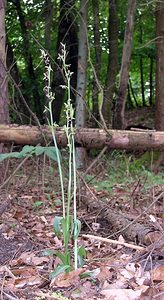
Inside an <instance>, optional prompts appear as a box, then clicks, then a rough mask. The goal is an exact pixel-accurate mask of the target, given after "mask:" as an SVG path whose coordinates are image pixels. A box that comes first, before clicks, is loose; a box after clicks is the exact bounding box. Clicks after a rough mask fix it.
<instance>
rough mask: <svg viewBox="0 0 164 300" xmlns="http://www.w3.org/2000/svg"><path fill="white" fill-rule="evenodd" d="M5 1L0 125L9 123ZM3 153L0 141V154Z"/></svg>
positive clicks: (0, 31) (1, 1)
mask: <svg viewBox="0 0 164 300" xmlns="http://www.w3.org/2000/svg"><path fill="white" fill-rule="evenodd" d="M5 4H6V1H5V0H0V123H9V111H8V81H7V72H6V51H5V45H6V32H5ZM3 151H5V149H4V144H3V142H2V143H1V141H0V153H2V152H3ZM4 169H5V165H4V164H1V167H0V183H1V182H2V181H3V174H4Z"/></svg>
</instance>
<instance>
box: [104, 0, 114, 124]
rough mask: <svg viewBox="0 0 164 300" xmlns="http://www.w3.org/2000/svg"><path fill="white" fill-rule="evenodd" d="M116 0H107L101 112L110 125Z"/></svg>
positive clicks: (112, 96)
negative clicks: (107, 53) (107, 48)
mask: <svg viewBox="0 0 164 300" xmlns="http://www.w3.org/2000/svg"><path fill="white" fill-rule="evenodd" d="M117 14H118V13H117V0H109V21H108V40H109V55H108V69H107V76H106V82H105V87H104V99H103V107H102V113H103V117H104V120H105V122H106V123H107V124H108V125H109V127H111V126H112V106H113V98H114V93H115V85H116V76H117V73H118V15H117Z"/></svg>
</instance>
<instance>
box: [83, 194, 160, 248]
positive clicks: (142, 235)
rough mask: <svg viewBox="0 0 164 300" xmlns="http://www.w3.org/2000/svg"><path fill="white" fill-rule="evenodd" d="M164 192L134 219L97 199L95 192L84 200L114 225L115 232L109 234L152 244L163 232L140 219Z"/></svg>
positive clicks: (86, 204)
mask: <svg viewBox="0 0 164 300" xmlns="http://www.w3.org/2000/svg"><path fill="white" fill-rule="evenodd" d="M163 194H164V192H162V193H161V194H160V195H159V196H157V197H156V199H155V200H154V201H153V202H152V203H151V204H150V205H149V206H148V207H147V208H146V209H145V210H144V211H143V213H141V215H139V216H138V217H136V218H135V219H134V220H133V221H131V220H130V216H129V218H127V217H126V216H124V215H123V214H122V213H119V212H117V211H113V209H111V208H110V205H108V204H105V203H104V202H102V201H101V200H99V199H97V198H96V197H95V196H94V194H93V193H91V197H86V198H85V199H84V200H83V203H84V205H85V206H87V207H88V209H89V211H92V212H94V211H96V212H97V211H99V214H98V215H97V216H98V217H99V219H100V220H107V221H108V223H109V224H110V225H112V227H113V229H114V230H115V232H114V233H113V234H112V233H109V236H116V235H119V234H122V235H123V236H124V238H125V239H126V240H130V241H134V242H135V243H138V244H140V245H146V246H148V245H150V244H152V243H155V242H156V241H158V239H159V238H160V237H161V232H160V231H159V230H155V229H154V228H153V227H150V226H145V225H144V224H141V223H139V222H138V219H139V218H140V217H141V216H142V215H144V213H147V212H148V211H149V210H150V208H151V207H152V206H153V205H154V203H155V202H157V201H158V199H160V197H162V196H163Z"/></svg>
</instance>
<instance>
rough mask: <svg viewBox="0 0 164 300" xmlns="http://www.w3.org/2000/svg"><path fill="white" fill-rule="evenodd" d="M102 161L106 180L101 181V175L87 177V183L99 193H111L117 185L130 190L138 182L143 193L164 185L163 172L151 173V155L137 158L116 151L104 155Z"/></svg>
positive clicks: (146, 154) (147, 154)
mask: <svg viewBox="0 0 164 300" xmlns="http://www.w3.org/2000/svg"><path fill="white" fill-rule="evenodd" d="M153 155H154V154H153ZM101 160H102V164H103V165H104V166H105V176H104V178H100V180H99V175H98V176H95V174H89V175H86V177H85V179H86V181H87V182H88V183H90V184H91V185H93V186H94V187H95V188H96V190H97V191H101V190H107V191H109V192H111V191H112V190H113V187H115V186H116V185H119V186H120V185H121V186H122V187H125V188H127V189H129V188H131V185H132V184H133V183H134V182H136V181H138V180H140V182H141V183H142V191H144V190H147V189H149V188H150V187H152V186H155V185H162V184H163V181H164V174H163V172H159V173H158V174H154V173H153V172H152V171H151V164H152V154H151V153H148V152H146V153H145V154H143V155H141V156H140V157H139V158H136V157H135V155H133V154H127V153H125V152H124V151H116V150H114V151H113V152H111V153H110V154H107V155H104V157H103V158H102V159H101Z"/></svg>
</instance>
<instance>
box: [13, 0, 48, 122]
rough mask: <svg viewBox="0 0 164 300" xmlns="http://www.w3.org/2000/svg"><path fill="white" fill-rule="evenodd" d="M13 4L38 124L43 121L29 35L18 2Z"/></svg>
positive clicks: (18, 0)
mask: <svg viewBox="0 0 164 300" xmlns="http://www.w3.org/2000/svg"><path fill="white" fill-rule="evenodd" d="M14 4H15V6H16V9H17V14H18V17H19V21H20V27H21V32H22V39H23V48H24V51H23V55H24V59H25V64H26V70H27V74H28V77H29V81H30V86H29V89H31V88H32V95H33V103H34V107H35V112H36V115H37V117H38V118H39V120H40V122H42V121H43V107H42V105H41V99H40V94H39V87H38V82H37V78H36V75H35V71H34V66H33V59H32V55H31V52H30V42H29V34H28V31H27V27H26V21H25V17H24V13H23V11H22V7H21V2H20V0H17V1H15V2H14ZM28 104H29V103H28ZM29 106H32V103H30V105H29Z"/></svg>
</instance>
